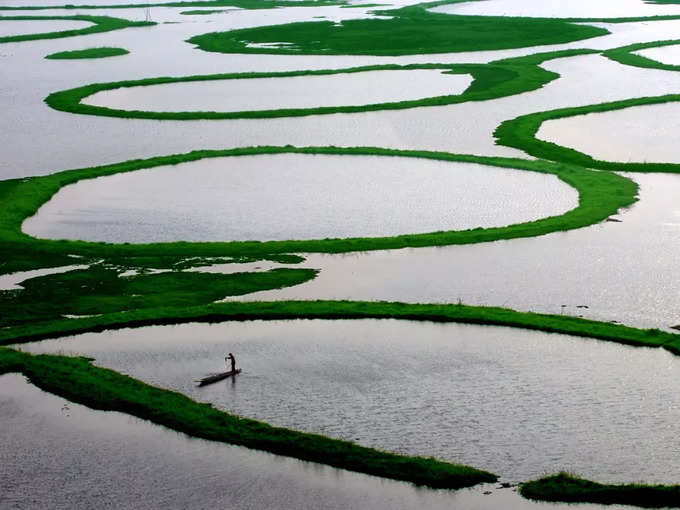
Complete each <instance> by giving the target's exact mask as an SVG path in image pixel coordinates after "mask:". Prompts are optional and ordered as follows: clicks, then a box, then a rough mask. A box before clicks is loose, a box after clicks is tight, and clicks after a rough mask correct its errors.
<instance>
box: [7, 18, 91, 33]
mask: <svg viewBox="0 0 680 510" xmlns="http://www.w3.org/2000/svg"><path fill="white" fill-rule="evenodd" d="M91 26H93V24H92V23H90V22H88V21H69V20H56V19H53V20H0V37H7V36H12V35H24V34H44V33H48V32H63V31H65V30H80V29H82V28H87V27H91Z"/></svg>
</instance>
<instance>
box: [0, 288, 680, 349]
mask: <svg viewBox="0 0 680 510" xmlns="http://www.w3.org/2000/svg"><path fill="white" fill-rule="evenodd" d="M284 319H330V320H338V319H400V320H418V321H430V322H441V323H446V322H457V323H466V324H479V325H488V326H507V327H513V328H521V329H527V330H535V331H544V332H548V333H560V334H565V335H574V336H579V337H583V338H593V339H598V340H605V341H610V342H615V343H621V344H625V345H631V346H636V347H660V348H663V349H666V350H668V351H669V352H671V353H673V354H675V355H680V335H678V334H674V333H668V332H665V331H660V330H658V329H639V328H632V327H629V326H623V325H620V324H613V323H609V322H600V321H594V320H589V319H582V318H578V317H569V316H565V315H552V314H539V313H533V312H518V311H515V310H510V309H507V308H498V307H483V306H467V305H463V304H411V303H392V302H371V301H275V302H225V303H211V304H205V305H201V306H193V307H175V308H172V307H158V308H153V309H151V308H150V309H146V310H132V311H128V312H125V313H110V314H106V315H101V316H97V317H84V318H78V319H64V318H59V319H56V320H53V321H42V322H40V323H38V322H36V323H30V322H26V323H24V324H19V325H16V326H13V327H10V328H5V329H0V345H10V344H17V343H26V342H34V341H37V340H43V339H46V338H57V337H61V336H67V335H77V334H81V333H87V332H97V331H104V330H112V329H122V328H137V327H142V326H150V325H168V324H181V323H186V322H224V321H244V320H284Z"/></svg>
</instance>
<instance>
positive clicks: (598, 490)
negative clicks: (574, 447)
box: [519, 473, 680, 508]
mask: <svg viewBox="0 0 680 510" xmlns="http://www.w3.org/2000/svg"><path fill="white" fill-rule="evenodd" d="M519 492H520V494H521V495H522V496H524V497H525V498H529V499H533V500H538V501H552V502H564V503H598V504H604V505H635V506H640V507H644V508H661V507H673V508H678V507H680V485H645V484H625V485H610V484H601V483H597V482H591V481H589V480H584V479H583V478H578V477H575V476H572V475H570V474H568V473H558V474H556V475H552V476H547V477H544V478H540V479H538V480H533V481H530V482H525V483H522V484H520V486H519Z"/></svg>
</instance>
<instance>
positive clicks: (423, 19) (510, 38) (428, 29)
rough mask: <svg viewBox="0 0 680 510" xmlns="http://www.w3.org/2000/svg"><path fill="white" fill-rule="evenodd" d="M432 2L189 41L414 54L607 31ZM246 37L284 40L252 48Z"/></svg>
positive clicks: (224, 48) (206, 46)
mask: <svg viewBox="0 0 680 510" xmlns="http://www.w3.org/2000/svg"><path fill="white" fill-rule="evenodd" d="M433 5H434V4H421V5H417V6H408V7H403V8H401V9H392V10H387V11H376V14H378V15H383V16H391V18H389V19H376V18H370V19H355V20H345V21H342V22H341V23H339V24H335V23H333V22H330V21H318V22H300V23H289V24H284V25H273V26H264V27H254V28H246V29H239V30H231V31H228V32H213V33H208V34H203V35H198V36H195V37H192V38H191V39H189V40H188V42H190V43H193V44H196V45H197V47H198V48H200V49H202V50H205V51H213V52H219V53H276V54H288V55H299V54H317V55H319V54H320V55H390V56H392V55H414V54H424V53H452V52H463V51H479V50H500V49H509V48H525V47H529V46H537V45H544V44H562V43H567V42H571V41H578V40H582V39H589V38H591V37H597V36H601V35H606V34H608V33H609V32H608V31H607V30H606V29H603V28H597V27H592V26H588V25H575V24H571V23H568V22H565V21H562V20H559V19H542V18H513V17H506V16H456V15H449V14H440V13H433V12H429V11H427V10H426V8H427V7H431V6H433ZM248 43H286V44H287V45H291V46H289V47H281V48H272V47H269V48H252V47H248V46H247V44H248Z"/></svg>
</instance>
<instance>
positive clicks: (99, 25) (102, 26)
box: [0, 14, 155, 43]
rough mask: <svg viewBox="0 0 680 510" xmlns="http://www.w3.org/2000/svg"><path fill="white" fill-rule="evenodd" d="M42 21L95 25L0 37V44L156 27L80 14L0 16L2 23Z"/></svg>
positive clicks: (144, 22)
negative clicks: (79, 22)
mask: <svg viewBox="0 0 680 510" xmlns="http://www.w3.org/2000/svg"><path fill="white" fill-rule="evenodd" d="M40 20H64V21H88V22H90V23H93V25H92V26H90V27H85V28H79V29H75V30H61V31H59V32H46V33H40V34H22V35H8V36H4V37H0V43H8V42H21V41H35V40H38V39H60V38H62V37H74V36H77V35H88V34H96V33H100V32H110V31H112V30H120V29H123V28H129V27H148V26H152V25H155V23H154V22H152V21H128V20H126V19H121V18H112V17H109V16H88V15H83V14H79V15H77V16H0V22H2V21H40Z"/></svg>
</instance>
